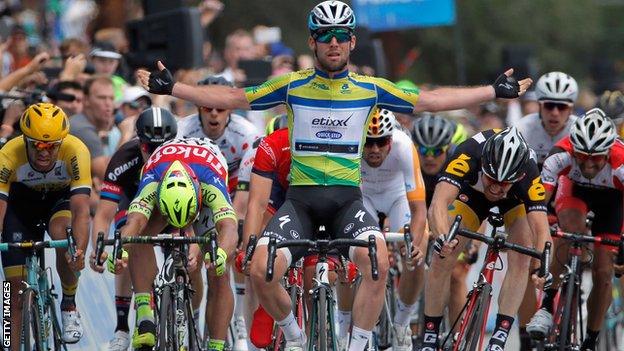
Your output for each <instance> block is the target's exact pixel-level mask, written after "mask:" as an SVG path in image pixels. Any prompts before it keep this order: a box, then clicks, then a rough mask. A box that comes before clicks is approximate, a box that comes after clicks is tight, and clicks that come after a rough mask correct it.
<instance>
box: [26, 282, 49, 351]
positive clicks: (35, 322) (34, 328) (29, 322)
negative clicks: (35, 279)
mask: <svg viewBox="0 0 624 351" xmlns="http://www.w3.org/2000/svg"><path fill="white" fill-rule="evenodd" d="M41 322H42V316H41V313H40V311H39V306H38V304H37V293H36V292H35V291H34V290H33V289H30V288H29V289H26V290H24V292H23V293H22V336H21V342H22V345H24V350H37V351H44V350H45V348H44V345H43V338H44V337H45V334H44V333H42V330H41V325H42V324H41ZM33 346H34V347H33Z"/></svg>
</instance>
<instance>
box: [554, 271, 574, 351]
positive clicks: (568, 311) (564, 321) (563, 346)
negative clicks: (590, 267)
mask: <svg viewBox="0 0 624 351" xmlns="http://www.w3.org/2000/svg"><path fill="white" fill-rule="evenodd" d="M575 283H576V275H575V274H570V275H569V276H568V281H567V282H566V284H565V287H564V289H565V290H564V291H565V300H564V305H563V316H562V317H561V323H560V325H559V327H560V329H559V330H560V333H559V337H558V338H557V350H559V351H565V350H567V349H569V347H570V346H571V344H572V340H571V338H570V335H571V334H572V328H573V325H572V324H573V323H575V319H576V318H574V317H575V314H576V311H577V306H576V304H575V300H576V299H575V298H574V295H578V294H575V290H576V284H575Z"/></svg>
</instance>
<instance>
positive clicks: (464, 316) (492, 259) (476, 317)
mask: <svg viewBox="0 0 624 351" xmlns="http://www.w3.org/2000/svg"><path fill="white" fill-rule="evenodd" d="M461 218H462V217H461V216H459V215H458V216H456V217H455V220H454V221H453V223H452V225H451V229H450V230H449V235H448V237H447V242H450V241H452V240H453V239H454V238H455V237H456V236H457V235H461V236H463V237H466V238H469V239H473V240H479V241H481V242H483V243H485V244H486V245H487V246H488V249H487V253H486V256H485V261H484V263H483V267H482V268H481V272H480V273H479V278H478V279H477V281H476V282H474V284H473V286H472V290H470V291H469V292H468V296H467V301H466V304H465V305H464V308H463V309H462V312H461V313H460V317H458V318H457V320H456V321H455V322H454V323H453V326H452V327H451V328H450V330H451V331H452V330H458V332H457V334H456V335H455V337H454V338H453V340H451V341H452V344H451V345H450V347H448V348H444V349H451V350H453V351H459V350H461V351H465V350H469V351H474V350H482V349H483V339H484V336H485V327H486V325H487V316H488V311H489V307H490V300H491V299H492V282H493V279H494V272H495V271H496V270H500V269H501V268H497V267H496V265H497V263H498V262H499V260H500V252H501V251H502V250H504V249H509V250H513V251H515V252H518V253H521V254H523V255H527V256H531V257H534V258H537V259H539V260H540V261H541V268H540V274H539V275H540V277H544V276H547V275H548V262H549V260H550V250H551V243H550V242H547V243H546V246H545V248H544V251H543V252H539V251H536V250H534V249H530V248H527V247H524V246H521V245H517V244H513V243H508V242H507V239H506V235H505V234H504V233H499V232H498V231H497V230H496V228H498V227H501V226H502V225H503V218H502V216H501V215H499V214H497V213H493V212H490V215H489V216H488V222H489V223H490V224H491V225H492V231H491V235H490V236H489V237H488V236H484V235H482V234H479V233H477V232H473V231H470V230H467V229H463V228H459V224H460V222H461ZM460 319H461V322H460ZM457 323H460V324H459V326H458V328H457V329H455V327H456V326H457ZM451 334H453V332H450V333H449V334H448V335H447V336H446V338H445V339H444V341H443V342H442V345H447V342H449V338H450V337H451Z"/></svg>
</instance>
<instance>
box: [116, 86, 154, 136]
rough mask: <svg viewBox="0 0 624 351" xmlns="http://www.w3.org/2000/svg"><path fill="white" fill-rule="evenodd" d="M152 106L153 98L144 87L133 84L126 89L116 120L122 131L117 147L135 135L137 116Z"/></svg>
mask: <svg viewBox="0 0 624 351" xmlns="http://www.w3.org/2000/svg"><path fill="white" fill-rule="evenodd" d="M150 106H152V98H151V96H150V94H149V93H148V92H147V91H146V90H145V89H143V88H142V87H140V86H131V87H127V88H126V89H125V90H124V95H123V98H122V100H121V106H119V109H118V111H117V114H116V116H115V119H116V121H115V122H116V124H117V127H118V128H119V131H120V133H121V135H120V139H119V142H118V143H117V148H119V146H121V145H123V144H125V143H126V142H127V141H128V140H130V139H132V138H133V137H134V136H135V134H136V132H135V130H134V129H135V128H134V125H135V122H136V116H138V115H139V113H141V111H143V110H145V109H146V108H148V107H150Z"/></svg>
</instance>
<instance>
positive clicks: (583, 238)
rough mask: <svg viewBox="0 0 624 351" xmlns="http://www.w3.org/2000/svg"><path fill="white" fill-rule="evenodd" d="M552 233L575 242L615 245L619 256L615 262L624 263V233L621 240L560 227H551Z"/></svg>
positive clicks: (617, 276) (617, 274)
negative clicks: (574, 231) (570, 230)
mask: <svg viewBox="0 0 624 351" xmlns="http://www.w3.org/2000/svg"><path fill="white" fill-rule="evenodd" d="M550 235H551V236H553V237H557V238H562V239H565V240H569V241H572V242H575V243H590V244H596V243H599V244H602V245H607V246H613V247H617V248H618V252H617V256H616V257H615V264H617V265H618V266H621V265H624V235H622V237H621V238H620V240H611V239H605V238H603V237H600V236H589V235H584V234H580V233H569V232H564V231H563V230H561V229H560V228H557V227H551V228H550ZM621 276H622V274H620V273H616V274H615V277H616V278H620V277H621Z"/></svg>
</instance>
